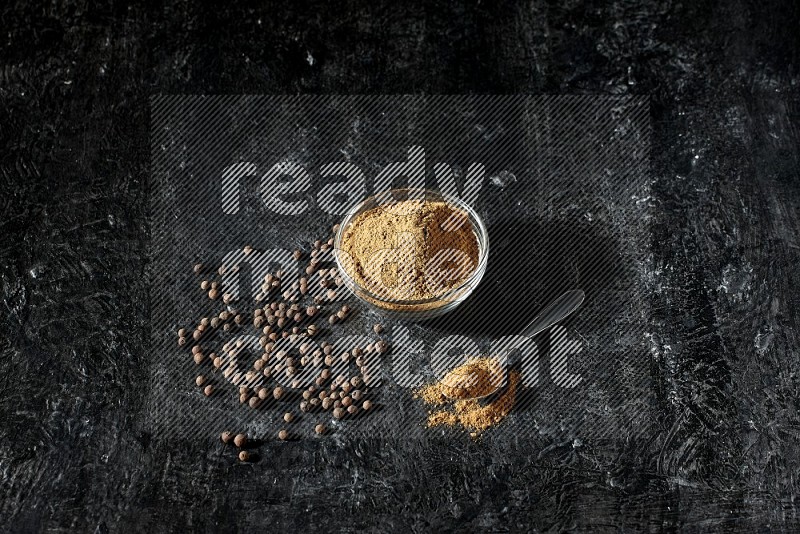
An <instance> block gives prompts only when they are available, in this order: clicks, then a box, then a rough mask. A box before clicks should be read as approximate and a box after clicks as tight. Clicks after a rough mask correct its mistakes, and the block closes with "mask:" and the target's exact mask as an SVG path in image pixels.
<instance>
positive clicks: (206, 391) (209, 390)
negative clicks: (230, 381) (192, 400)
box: [203, 384, 214, 397]
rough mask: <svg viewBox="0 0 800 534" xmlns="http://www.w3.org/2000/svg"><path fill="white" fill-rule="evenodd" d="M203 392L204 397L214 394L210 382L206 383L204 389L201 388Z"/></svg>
mask: <svg viewBox="0 0 800 534" xmlns="http://www.w3.org/2000/svg"><path fill="white" fill-rule="evenodd" d="M203 394H204V395H205V396H206V397H210V396H211V395H213V394H214V386H212V385H211V384H209V385H207V386H206V387H205V389H203Z"/></svg>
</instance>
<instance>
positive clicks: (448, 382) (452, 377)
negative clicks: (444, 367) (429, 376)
mask: <svg viewBox="0 0 800 534" xmlns="http://www.w3.org/2000/svg"><path fill="white" fill-rule="evenodd" d="M499 367H500V366H499V363H498V362H497V360H496V359H495V358H474V359H471V360H469V361H467V362H466V363H465V364H463V365H460V366H459V367H456V368H455V369H453V370H451V371H450V372H448V373H447V374H446V375H445V376H444V377H443V378H442V379H441V380H440V381H438V382H436V383H434V384H428V385H426V386H423V387H422V388H420V389H418V390H417V391H416V392H415V394H414V396H415V397H417V398H420V399H422V400H423V401H425V402H426V403H427V404H429V405H443V404H445V403H446V402H448V400H449V399H457V400H455V402H453V403H452V406H451V407H450V409H439V410H434V411H432V412H430V413H429V414H428V419H427V422H426V426H428V427H429V428H430V427H435V426H441V425H445V426H450V427H455V426H460V427H462V428H464V429H465V430H467V431H469V433H470V436H472V437H473V438H477V437H479V436H480V435H481V433H482V432H484V431H485V430H486V429H488V428H490V427H492V426H495V425H497V424H499V423H500V422H501V421H503V419H505V418H506V416H508V414H509V413H511V410H512V409H513V408H514V404H515V402H516V395H517V387H518V385H519V380H520V374H519V371H511V372H510V373H509V374H508V386H507V387H506V389H505V391H503V392H502V394H501V395H500V396H499V397H497V398H496V399H495V400H493V401H492V402H489V403H488V404H481V403H480V402H479V400H478V399H475V398H473V397H478V396H481V395H486V394H488V393H491V392H493V391H494V390H495V389H496V388H497V386H498V374H497V373H498V372H499V370H500V369H499ZM467 377H469V378H467ZM454 385H456V386H455V387H454Z"/></svg>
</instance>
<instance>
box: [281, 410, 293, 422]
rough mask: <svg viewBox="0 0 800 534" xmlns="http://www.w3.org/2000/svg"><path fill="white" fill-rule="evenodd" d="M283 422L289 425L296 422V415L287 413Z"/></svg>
mask: <svg viewBox="0 0 800 534" xmlns="http://www.w3.org/2000/svg"><path fill="white" fill-rule="evenodd" d="M283 420H284V421H286V422H287V423H291V422H292V421H294V415H293V414H292V412H286V413H285V414H283Z"/></svg>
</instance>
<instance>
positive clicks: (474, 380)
mask: <svg viewBox="0 0 800 534" xmlns="http://www.w3.org/2000/svg"><path fill="white" fill-rule="evenodd" d="M502 380H503V374H502V369H501V368H500V364H499V362H498V361H497V359H495V358H471V359H469V360H468V361H467V362H466V363H465V364H463V365H459V366H458V367H456V368H455V369H453V370H451V371H449V372H448V373H447V374H446V375H445V376H444V377H443V378H442V379H441V380H440V381H438V382H435V383H433V384H428V385H426V386H423V387H422V388H420V389H419V390H418V391H417V392H416V393H415V396H416V397H418V398H420V399H422V400H424V401H425V402H427V403H428V404H444V403H445V402H447V401H448V400H451V399H452V400H460V399H471V398H474V397H482V396H484V395H488V394H489V393H492V392H493V391H494V390H496V389H497V388H498V387H500V386H501V385H502Z"/></svg>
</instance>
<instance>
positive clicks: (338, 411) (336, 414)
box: [333, 408, 345, 419]
mask: <svg viewBox="0 0 800 534" xmlns="http://www.w3.org/2000/svg"><path fill="white" fill-rule="evenodd" d="M344 414H345V411H344V409H343V408H336V409H334V410H333V416H334V417H335V418H336V419H341V418H342V417H344Z"/></svg>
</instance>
